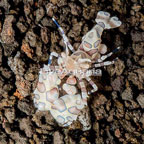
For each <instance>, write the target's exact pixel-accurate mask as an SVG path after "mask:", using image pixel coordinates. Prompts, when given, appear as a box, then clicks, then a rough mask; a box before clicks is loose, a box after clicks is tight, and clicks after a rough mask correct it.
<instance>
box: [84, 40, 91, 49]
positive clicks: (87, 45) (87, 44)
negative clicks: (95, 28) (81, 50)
mask: <svg viewBox="0 0 144 144" xmlns="http://www.w3.org/2000/svg"><path fill="white" fill-rule="evenodd" d="M84 45H85V46H86V47H87V48H92V45H91V44H90V43H88V42H86V41H84Z"/></svg>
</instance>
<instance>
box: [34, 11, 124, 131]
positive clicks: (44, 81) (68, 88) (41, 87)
mask: <svg viewBox="0 0 144 144" xmlns="http://www.w3.org/2000/svg"><path fill="white" fill-rule="evenodd" d="M96 22H97V25H95V26H94V27H93V28H92V30H91V31H89V32H88V33H87V34H86V35H85V36H84V37H83V38H82V43H81V45H80V47H79V48H78V51H79V50H80V51H83V52H85V53H86V54H85V55H87V56H88V55H89V56H88V57H86V58H85V59H84V58H83V59H81V61H84V60H89V61H90V63H91V60H95V58H97V59H98V58H99V57H100V54H104V53H106V52H107V47H106V46H105V45H104V44H101V35H102V32H103V30H104V29H110V28H115V27H119V26H120V25H121V22H120V21H119V19H118V18H117V17H110V14H109V13H107V12H103V11H100V12H98V14H97V18H96ZM78 51H76V52H78ZM76 52H75V53H76ZM62 56H63V57H65V53H63V55H62ZM69 58H71V59H72V55H71V56H69ZM58 64H59V65H60V64H62V65H63V66H64V64H65V63H64V61H62V59H61V57H59V58H58ZM70 66H71V65H70ZM84 66H85V69H87V65H84ZM84 66H83V67H84ZM88 68H89V67H88ZM48 69H49V68H48V66H47V65H44V67H43V68H42V69H41V70H40V72H39V80H38V84H37V88H36V89H35V91H34V95H35V96H34V105H35V107H36V108H37V109H38V110H40V111H47V110H49V111H50V113H51V114H52V116H53V117H54V119H55V120H56V121H57V122H58V123H59V124H61V125H62V126H68V125H70V124H71V123H72V122H73V121H74V120H76V119H77V117H78V114H79V113H80V111H81V110H82V109H83V108H84V106H85V105H87V101H86V100H84V99H82V97H81V96H82V95H80V94H77V88H76V87H75V84H76V79H74V78H73V77H70V78H69V79H68V80H67V81H66V83H67V84H64V85H63V86H62V88H63V89H64V91H65V92H66V93H67V94H66V95H64V96H61V97H60V96H59V88H58V87H59V86H60V83H61V80H60V76H59V75H58V74H57V73H56V72H53V73H52V72H49V71H48ZM87 117H88V116H87ZM79 120H80V121H82V123H83V125H85V129H89V128H90V127H89V124H87V121H85V120H84V116H81V117H79Z"/></svg>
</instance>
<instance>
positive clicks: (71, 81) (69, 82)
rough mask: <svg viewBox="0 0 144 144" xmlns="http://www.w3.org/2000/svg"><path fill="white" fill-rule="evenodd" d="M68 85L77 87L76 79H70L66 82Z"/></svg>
mask: <svg viewBox="0 0 144 144" xmlns="http://www.w3.org/2000/svg"><path fill="white" fill-rule="evenodd" d="M66 83H67V84H71V85H75V84H76V79H75V78H74V77H69V78H68V79H67V81H66Z"/></svg>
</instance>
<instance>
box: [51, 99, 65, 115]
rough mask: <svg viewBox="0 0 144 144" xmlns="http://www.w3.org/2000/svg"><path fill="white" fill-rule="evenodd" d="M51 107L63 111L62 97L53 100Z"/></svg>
mask: <svg viewBox="0 0 144 144" xmlns="http://www.w3.org/2000/svg"><path fill="white" fill-rule="evenodd" d="M51 108H52V109H56V110H58V111H60V112H64V111H65V110H66V105H65V102H64V101H63V100H62V99H60V98H59V99H58V100H56V101H55V102H54V105H53V106H52V107H51Z"/></svg>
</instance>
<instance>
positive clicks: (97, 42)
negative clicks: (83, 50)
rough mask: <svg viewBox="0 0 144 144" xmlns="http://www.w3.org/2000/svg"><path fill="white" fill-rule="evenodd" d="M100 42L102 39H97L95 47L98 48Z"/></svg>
mask: <svg viewBox="0 0 144 144" xmlns="http://www.w3.org/2000/svg"><path fill="white" fill-rule="evenodd" d="M100 42H101V41H100V40H98V41H96V42H95V43H94V47H95V48H97V47H98V46H99V44H100Z"/></svg>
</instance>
